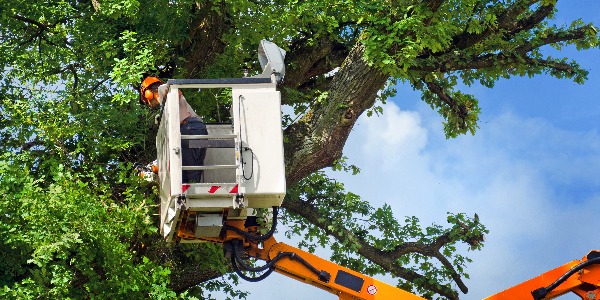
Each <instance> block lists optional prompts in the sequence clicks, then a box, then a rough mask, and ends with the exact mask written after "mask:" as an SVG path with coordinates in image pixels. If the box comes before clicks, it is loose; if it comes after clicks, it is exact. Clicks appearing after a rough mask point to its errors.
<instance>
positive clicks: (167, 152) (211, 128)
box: [156, 75, 285, 241]
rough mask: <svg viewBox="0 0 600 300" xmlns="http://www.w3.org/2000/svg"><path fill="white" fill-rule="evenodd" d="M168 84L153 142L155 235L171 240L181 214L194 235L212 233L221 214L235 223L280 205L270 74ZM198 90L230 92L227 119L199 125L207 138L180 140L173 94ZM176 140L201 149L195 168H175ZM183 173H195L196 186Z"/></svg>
mask: <svg viewBox="0 0 600 300" xmlns="http://www.w3.org/2000/svg"><path fill="white" fill-rule="evenodd" d="M168 84H169V92H168V95H167V99H166V101H164V102H165V103H164V105H163V106H164V107H163V110H162V115H161V119H160V120H161V121H160V126H159V130H158V134H157V137H156V147H157V161H158V169H159V174H158V175H159V190H160V191H159V194H160V201H161V204H160V226H161V228H160V230H161V233H162V234H163V236H164V237H165V239H166V240H167V241H172V240H173V237H174V233H175V231H176V230H177V228H178V226H179V223H180V222H181V221H182V220H181V218H182V213H183V212H186V213H188V214H186V215H193V217H194V218H196V221H195V222H196V228H195V229H194V231H195V232H196V236H197V237H200V238H202V237H210V236H214V235H216V234H218V232H219V231H220V228H221V226H222V225H221V222H220V220H221V219H222V217H223V215H222V214H223V212H225V211H227V212H229V215H228V218H229V219H231V218H232V217H239V218H242V219H243V218H245V216H246V215H247V214H248V212H249V210H248V209H249V208H250V209H252V208H271V207H273V206H280V205H281V202H282V201H283V198H284V196H285V169H284V157H283V135H282V129H281V98H280V93H279V91H277V90H276V78H275V76H274V75H273V76H269V77H266V76H265V77H263V78H260V77H259V78H256V77H250V78H230V79H171V80H169V81H168ZM206 88H231V89H232V97H233V99H232V110H231V111H232V115H231V120H232V122H231V123H230V124H212V125H211V124H207V130H208V135H181V132H180V123H179V105H178V101H179V98H178V97H179V90H180V89H206ZM183 139H187V140H189V143H190V147H199V148H206V158H205V160H204V162H203V163H202V164H201V165H198V166H183V167H182V163H181V162H182V155H183V153H182V151H181V141H182V140H183ZM183 170H202V171H203V176H202V177H203V178H202V180H201V182H182V171H183ZM250 211H251V210H250ZM189 213H191V214H189ZM183 221H186V220H183Z"/></svg>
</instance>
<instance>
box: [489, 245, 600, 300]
mask: <svg viewBox="0 0 600 300" xmlns="http://www.w3.org/2000/svg"><path fill="white" fill-rule="evenodd" d="M599 264H600V252H599V251H592V252H590V253H589V254H588V255H586V257H584V258H583V259H582V260H574V261H572V262H569V263H567V264H564V265H562V266H560V267H558V268H556V269H553V270H550V271H548V272H546V273H544V274H541V275H539V276H537V277H534V278H532V279H529V280H527V281H525V282H522V283H520V284H518V285H516V286H513V287H511V288H509V289H506V290H504V291H502V292H499V293H497V294H495V295H493V296H490V297H488V298H485V300H520V299H527V300H531V299H535V300H539V299H553V298H556V297H558V296H561V295H564V294H566V293H574V294H576V295H578V296H579V297H581V299H586V300H587V299H599V296H600V289H599V286H600V265H599Z"/></svg>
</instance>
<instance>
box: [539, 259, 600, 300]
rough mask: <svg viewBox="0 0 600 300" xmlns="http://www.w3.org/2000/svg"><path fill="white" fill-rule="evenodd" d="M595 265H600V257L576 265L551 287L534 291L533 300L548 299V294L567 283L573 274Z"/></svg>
mask: <svg viewBox="0 0 600 300" xmlns="http://www.w3.org/2000/svg"><path fill="white" fill-rule="evenodd" d="M595 264H600V257H596V258H592V259H589V260H586V261H584V262H582V263H580V264H578V265H576V266H575V267H573V268H572V269H571V270H569V271H568V272H567V273H565V274H563V275H562V276H561V277H560V278H558V279H557V280H556V281H555V282H553V283H552V284H550V285H549V286H547V287H541V288H539V289H537V290H534V291H532V292H531V295H533V299H535V300H541V299H544V298H546V296H547V295H548V293H550V292H552V291H553V290H554V289H555V288H557V287H558V286H559V285H561V284H562V283H563V282H565V280H567V279H568V278H569V277H571V276H572V275H573V274H575V273H577V272H579V270H581V269H583V268H585V267H587V266H589V265H595Z"/></svg>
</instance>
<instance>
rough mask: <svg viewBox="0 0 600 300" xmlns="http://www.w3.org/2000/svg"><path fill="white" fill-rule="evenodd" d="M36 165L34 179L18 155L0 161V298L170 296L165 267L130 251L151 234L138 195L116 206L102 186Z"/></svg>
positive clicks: (58, 167) (53, 166) (60, 168)
mask: <svg viewBox="0 0 600 300" xmlns="http://www.w3.org/2000/svg"><path fill="white" fill-rule="evenodd" d="M44 163H45V164H46V165H48V167H47V168H46V169H45V172H44V173H43V174H34V173H33V172H32V171H31V168H32V164H31V162H30V157H28V156H27V155H25V154H23V155H19V156H13V155H4V156H3V157H2V160H0V178H1V180H2V185H1V186H0V192H1V194H2V196H1V198H0V224H1V227H0V228H1V229H0V230H1V232H0V234H1V235H2V236H3V239H2V241H1V244H0V249H2V251H3V252H6V253H9V254H12V255H8V256H6V257H10V259H5V260H2V261H1V262H0V264H2V267H1V269H2V270H4V271H3V273H2V274H1V276H0V284H2V286H3V287H4V288H3V290H0V295H3V296H4V297H10V296H15V297H17V298H22V297H23V298H39V297H41V298H63V299H65V298H117V299H119V298H130V297H133V298H156V299H161V298H163V299H164V295H170V294H172V292H169V290H168V289H167V288H166V284H168V282H169V276H168V275H169V270H168V269H164V268H162V267H160V266H157V265H155V264H154V263H152V262H151V261H149V260H148V259H147V258H145V257H136V256H135V252H132V251H131V249H132V248H133V247H134V246H135V245H133V244H131V243H132V241H134V240H135V239H136V238H137V237H138V236H141V235H147V234H151V233H154V232H155V230H156V228H154V227H153V226H152V221H151V220H150V218H149V214H148V205H147V204H146V203H145V201H146V199H145V198H144V197H143V195H141V194H139V193H137V192H135V191H134V190H130V189H128V190H125V191H123V193H124V194H125V195H126V196H125V197H124V199H123V200H124V202H123V203H119V204H117V203H115V202H114V201H113V200H112V199H111V198H112V196H111V193H112V189H111V187H110V186H108V185H107V184H105V183H102V182H97V181H94V180H91V178H90V177H89V174H85V173H74V172H73V171H72V170H70V169H68V168H66V167H65V166H64V165H62V164H60V163H59V162H57V161H45V162H44ZM121 174H125V173H121ZM121 180H123V181H131V179H129V178H128V177H122V178H121ZM15 254H18V256H16V255H15ZM173 296H174V295H173ZM171 298H172V297H171Z"/></svg>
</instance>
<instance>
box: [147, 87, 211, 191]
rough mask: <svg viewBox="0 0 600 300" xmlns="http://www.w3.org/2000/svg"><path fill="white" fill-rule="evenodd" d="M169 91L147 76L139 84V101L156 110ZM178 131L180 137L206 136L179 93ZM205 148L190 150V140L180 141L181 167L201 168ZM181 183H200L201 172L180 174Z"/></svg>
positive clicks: (192, 111)
mask: <svg viewBox="0 0 600 300" xmlns="http://www.w3.org/2000/svg"><path fill="white" fill-rule="evenodd" d="M168 90H169V86H168V84H164V83H163V82H162V81H160V79H158V78H156V77H154V76H149V77H146V78H145V79H144V80H143V81H142V84H141V89H140V92H141V100H142V102H143V103H144V104H146V105H148V106H149V107H150V108H153V109H154V108H158V107H160V105H162V103H163V101H164V99H166V96H167V92H168ZM179 122H180V125H179V130H180V132H181V134H182V135H207V134H208V131H207V130H206V125H205V124H204V122H203V121H202V119H201V118H200V117H199V116H198V115H197V114H196V112H194V110H193V109H192V107H191V106H190V105H189V104H188V102H187V101H186V100H185V97H184V96H183V93H182V92H181V90H180V91H179ZM205 156H206V148H196V147H194V148H190V140H187V139H186V140H181V165H182V166H202V165H204V157H205ZM181 179H182V183H199V182H202V171H201V170H192V171H183V172H182V178H181Z"/></svg>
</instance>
